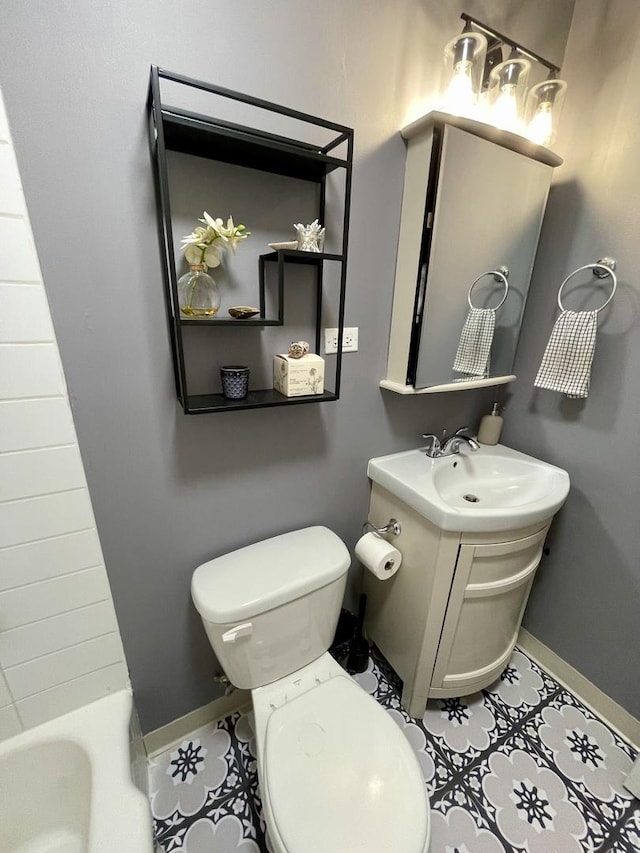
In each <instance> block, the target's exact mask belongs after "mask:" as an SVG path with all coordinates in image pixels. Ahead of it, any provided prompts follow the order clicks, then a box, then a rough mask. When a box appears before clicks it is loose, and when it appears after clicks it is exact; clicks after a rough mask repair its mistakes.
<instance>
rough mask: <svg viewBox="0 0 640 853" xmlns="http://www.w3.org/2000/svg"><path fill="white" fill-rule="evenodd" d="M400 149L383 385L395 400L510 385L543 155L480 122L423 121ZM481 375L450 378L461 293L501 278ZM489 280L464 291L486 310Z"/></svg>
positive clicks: (464, 309) (549, 163) (542, 195)
mask: <svg viewBox="0 0 640 853" xmlns="http://www.w3.org/2000/svg"><path fill="white" fill-rule="evenodd" d="M402 136H403V137H404V139H405V141H406V144H407V160H406V169H405V182H404V195H403V201H402V215H401V222H400V235H399V242H398V257H397V264H396V279H395V290H394V299H393V312H392V321H391V333H390V340H389V356H388V365H387V375H386V377H385V378H384V379H383V380H382V381H381V382H380V386H381V387H382V388H385V389H387V390H390V391H395V392H397V393H400V394H420V393H433V392H436V391H450V390H457V389H463V388H473V387H482V386H484V385H498V384H503V383H505V382H510V381H513V380H514V379H515V378H516V377H515V376H514V375H513V372H512V371H513V364H514V360H515V354H516V347H517V344H518V337H519V334H520V325H521V322H522V317H523V313H524V308H525V303H526V299H527V292H528V289H529V282H530V278H531V272H532V268H533V263H534V259H535V255H536V249H537V246H538V239H539V236H540V228H541V225H542V218H543V216H544V210H545V206H546V202H547V195H548V192H549V186H550V183H551V176H552V172H553V168H554V167H556V166H558V165H560V164H561V163H562V160H561V159H560V158H559V157H558V156H557V155H556V154H554V153H553V152H551V151H549V150H548V149H546V148H542V147H541V146H538V145H535V144H533V143H531V142H529V141H528V140H526V139H524V138H523V137H520V136H517V135H516V134H513V133H510V132H508V131H501V130H497V129H496V128H494V127H492V126H490V125H485V124H483V123H481V122H476V121H472V120H470V119H464V118H459V117H456V116H450V115H448V114H445V113H439V112H433V113H430V114H429V115H427V116H425V117H423V118H421V119H419V120H418V121H416V122H414V123H413V124H410V125H409V126H408V127H406V128H404V130H403V131H402ZM505 268H506V275H507V280H508V298H507V299H506V300H504V303H503V304H502V305H501V306H500V308H499V309H498V310H496V312H495V331H494V335H493V343H492V346H491V353H490V358H489V369H488V370H486V371H485V372H484V373H483V374H482V375H475V376H469V375H462V376H461V375H460V373H456V372H454V370H453V364H454V361H455V358H456V351H457V348H458V343H459V341H460V335H461V332H462V329H463V326H464V323H465V319H466V317H467V313H468V312H469V308H470V304H469V298H470V297H469V289H470V286H471V285H472V283H473V282H474V281H475V280H476V279H478V277H479V276H481V275H482V274H483V273H485V272H488V271H494V270H495V271H500V270H501V271H503V272H504V271H505ZM504 294H505V290H504V289H503V284H502V283H501V281H500V278H499V276H493V275H487V276H483V278H482V279H481V280H480V281H479V282H478V285H477V286H476V287H474V289H473V297H472V299H473V301H472V303H471V304H472V305H473V307H476V308H496V307H497V305H498V304H499V303H500V301H501V300H502V298H503V296H504Z"/></svg>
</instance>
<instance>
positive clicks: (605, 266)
mask: <svg viewBox="0 0 640 853" xmlns="http://www.w3.org/2000/svg"><path fill="white" fill-rule="evenodd" d="M615 268H616V262H615V261H614V260H613V258H601V259H600V260H599V261H598V262H597V263H596V264H585V265H584V266H583V267H578V269H577V270H574V271H573V272H571V273H569V275H568V276H567V277H566V278H565V280H564V281H563V282H562V284H561V285H560V289H559V290H558V308H559V309H560V310H561V311H566V310H567V309H566V308H565V307H564V305H563V304H562V289H563V288H564V286H565V284H566V283H567V282H568V281H569V280H570V279H572V278H573V276H574V275H577V274H578V273H579V272H584V270H593V274H594V275H595V276H597V277H598V278H606V277H607V276H608V275H609V276H611V282H612V287H611V293H610V294H609V298H608V299H607V300H606V301H605V302H604V303H603V304H602V305H601V306H600V307H599V308H595V309H594V310H595V312H596V313H597V314H599V313H600V312H601V311H602V310H603V309H604V308H606V307H607V305H608V304H609V303H610V302H611V300H612V299H613V297H614V295H615V292H616V288H617V286H618V279H617V278H616V274H615V272H614V270H615Z"/></svg>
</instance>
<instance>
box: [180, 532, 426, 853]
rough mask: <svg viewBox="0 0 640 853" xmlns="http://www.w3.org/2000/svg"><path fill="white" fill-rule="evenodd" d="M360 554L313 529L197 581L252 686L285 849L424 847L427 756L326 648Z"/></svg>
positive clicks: (195, 588) (261, 760)
mask: <svg viewBox="0 0 640 853" xmlns="http://www.w3.org/2000/svg"><path fill="white" fill-rule="evenodd" d="M349 564H350V557H349V552H348V551H347V549H346V548H345V546H344V544H343V543H342V541H341V540H340V539H339V538H338V537H337V536H336V535H335V534H334V533H332V532H331V531H330V530H328V529H327V528H326V527H309V528H305V529H304V530H296V531H293V532H292V533H286V534H284V535H282V536H276V537H274V538H273V539H268V540H266V541H264V542H258V543H256V544H255V545H250V546H248V547H246V548H242V549H240V550H239V551H234V552H232V553H231V554H227V555H225V556H222V557H218V558H216V559H214V560H211V561H209V562H208V563H205V564H204V565H202V566H200V567H199V568H198V569H196V571H195V572H194V575H193V580H192V584H191V591H192V596H193V600H194V603H195V605H196V608H197V609H198V611H199V613H200V615H201V616H202V620H203V623H204V626H205V630H206V631H207V635H208V637H209V639H210V641H211V644H212V645H213V648H214V651H215V652H216V655H217V656H218V659H219V661H220V664H221V665H222V667H223V668H224V670H225V672H226V674H227V676H228V677H229V679H230V680H231V682H232V683H233V684H235V685H236V686H238V687H242V688H248V689H251V697H252V702H253V710H254V715H255V727H256V744H257V758H258V779H259V783H260V793H261V797H262V802H263V807H264V814H265V821H266V824H267V828H268V832H269V837H270V840H271V846H272V848H273V850H274V853H327V851H331V853H359V851H362V853H383V851H384V853H388V851H390V850H393V851H394V853H425V852H426V851H427V850H428V847H429V803H428V799H427V794H426V789H425V784H424V779H423V777H422V773H421V770H420V767H419V764H418V761H417V759H416V756H415V754H414V752H413V750H412V749H411V747H410V746H409V744H408V742H407V740H406V738H405V737H404V735H403V733H402V731H401V730H400V729H399V728H398V726H397V725H396V724H395V723H394V722H393V720H392V719H391V717H390V716H389V715H388V714H387V713H386V711H384V709H383V708H382V707H381V706H380V705H378V703H377V702H376V701H375V700H374V699H372V698H371V697H370V696H369V695H368V694H366V693H365V692H364V691H363V690H362V689H361V688H360V687H359V686H358V684H356V682H355V681H353V680H352V679H351V678H350V677H349V676H348V675H347V673H346V672H345V671H344V670H343V669H342V667H340V666H339V664H337V663H336V662H335V661H334V659H333V658H332V657H331V655H329V654H328V652H327V649H328V648H329V645H330V644H331V640H332V638H333V635H334V632H335V627H336V623H337V620H338V615H339V612H340V606H341V604H342V597H343V594H344V588H345V583H346V575H347V570H348V568H349Z"/></svg>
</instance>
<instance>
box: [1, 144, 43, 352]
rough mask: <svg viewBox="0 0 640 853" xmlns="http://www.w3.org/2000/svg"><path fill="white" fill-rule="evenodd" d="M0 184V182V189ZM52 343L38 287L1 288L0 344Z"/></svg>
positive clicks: (3, 286) (13, 285)
mask: <svg viewBox="0 0 640 853" xmlns="http://www.w3.org/2000/svg"><path fill="white" fill-rule="evenodd" d="M1 151H2V146H0V152H1ZM1 182H2V178H0V185H1ZM53 340H54V333H53V325H52V323H51V315H50V314H49V305H48V304H47V297H46V296H45V292H44V288H43V287H42V285H40V284H1V285H0V343H27V342H31V341H53Z"/></svg>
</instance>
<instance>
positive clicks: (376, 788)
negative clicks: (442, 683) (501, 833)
mask: <svg viewBox="0 0 640 853" xmlns="http://www.w3.org/2000/svg"><path fill="white" fill-rule="evenodd" d="M263 771H264V779H265V784H266V787H267V790H268V796H269V801H270V803H271V810H272V812H273V818H274V821H275V823H276V828H277V830H278V832H279V834H280V836H281V837H282V841H283V843H284V844H285V846H286V849H287V850H289V851H291V853H298V851H303V853H328V851H331V853H359V851H362V853H389V851H394V853H423V851H424V849H425V843H426V840H427V836H428V815H429V810H428V800H427V794H426V790H425V783H424V779H423V777H422V773H421V771H420V767H419V765H418V761H417V759H416V757H415V755H414V753H413V751H412V749H411V747H410V746H409V744H408V742H407V740H406V738H405V737H404V735H403V733H402V732H401V730H400V729H399V728H398V726H397V725H396V723H394V721H393V720H392V719H391V717H390V716H389V715H388V714H387V713H386V711H384V710H383V709H382V708H381V707H380V706H379V705H378V704H377V703H376V702H375V700H373V699H372V698H371V697H370V696H368V695H367V694H366V693H365V692H364V691H363V690H362V688H360V687H359V686H358V685H357V684H356V683H355V682H354V681H352V679H350V678H349V677H348V676H346V675H345V676H335V677H334V678H331V679H330V680H328V681H326V682H324V683H323V684H321V685H320V686H319V687H316V688H314V689H312V690H310V691H309V692H307V693H304V694H302V695H301V696H298V697H297V698H295V699H293V700H291V701H289V702H286V703H285V704H284V705H282V706H281V707H280V708H277V709H276V710H275V711H273V712H272V714H271V715H270V717H269V720H268V722H267V730H266V737H265V752H264V765H263Z"/></svg>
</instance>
